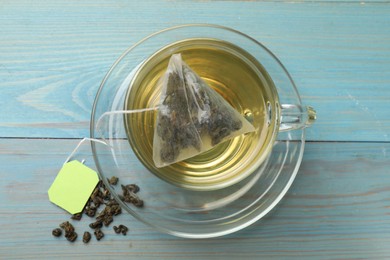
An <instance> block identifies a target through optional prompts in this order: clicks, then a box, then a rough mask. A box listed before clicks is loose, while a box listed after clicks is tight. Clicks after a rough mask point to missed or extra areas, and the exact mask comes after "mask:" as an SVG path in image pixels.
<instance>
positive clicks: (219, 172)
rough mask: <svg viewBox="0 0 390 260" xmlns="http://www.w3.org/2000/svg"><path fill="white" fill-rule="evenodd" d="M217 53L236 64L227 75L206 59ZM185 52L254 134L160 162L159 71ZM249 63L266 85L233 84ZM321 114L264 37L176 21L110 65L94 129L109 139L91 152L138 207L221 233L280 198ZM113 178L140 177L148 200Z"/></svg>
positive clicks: (168, 229)
mask: <svg viewBox="0 0 390 260" xmlns="http://www.w3.org/2000/svg"><path fill="white" fill-rule="evenodd" d="M194 46H195V47H196V48H195V47H194ZM209 50H210V51H209ZM215 51H216V52H219V51H222V52H226V53H229V57H230V58H228V59H227V60H226V59H224V60H223V62H222V63H221V62H220V63H221V64H218V65H219V67H218V68H219V69H220V68H221V66H222V67H223V68H225V67H229V66H225V65H226V63H227V62H230V64H232V66H230V67H229V68H231V72H227V73H223V74H224V76H223V78H222V79H221V80H217V78H213V75H216V76H215V77H217V76H218V77H219V76H220V75H218V73H220V71H221V70H218V72H217V73H215V74H212V73H211V72H212V71H213V68H214V67H213V66H207V64H209V63H208V62H207V60H208V59H210V60H211V59H213V58H214V56H215V55H214V53H216V52H215ZM178 52H180V53H182V54H183V59H184V60H185V61H189V62H190V63H191V62H192V63H191V64H189V65H190V66H191V67H192V68H193V69H194V70H195V71H196V72H197V73H198V72H199V73H198V74H199V75H200V76H201V77H202V78H203V79H204V80H205V81H206V82H207V83H209V84H210V86H212V87H213V88H215V89H216V90H217V91H219V92H220V93H221V95H222V96H224V97H225V98H227V99H228V101H229V102H230V103H231V104H232V106H233V107H235V108H236V109H237V111H239V112H240V113H242V115H243V116H245V117H246V118H247V120H248V121H250V122H251V123H252V124H253V125H254V126H255V128H256V132H254V133H249V134H246V135H243V136H240V137H237V138H234V139H232V140H229V141H227V142H224V143H223V144H220V145H218V146H217V147H215V148H213V150H211V151H210V152H206V153H204V154H201V155H199V156H196V157H194V158H190V159H188V160H186V161H184V162H179V163H176V164H173V165H171V166H168V167H163V168H160V169H157V168H156V167H154V165H153V163H152V162H153V161H152V157H151V151H152V144H153V142H152V141H153V140H152V138H151V137H152V136H153V132H154V120H155V117H156V113H157V111H158V100H159V90H160V88H161V86H160V85H159V82H160V81H159V80H158V79H159V78H160V77H161V75H162V73H163V71H164V70H163V69H161V68H166V64H167V61H168V59H169V57H170V55H171V54H173V53H178ZM210 53H211V54H210ZM199 61H201V62H199ZM164 66H165V67H164ZM158 68H160V69H158ZM202 69H203V70H202ZM241 70H242V73H247V71H251V72H250V73H249V72H248V77H245V79H247V78H249V77H253V79H254V80H255V81H258V82H260V83H261V84H259V87H258V88H252V87H251V86H250V84H249V83H248V84H249V85H248V84H246V85H243V86H242V87H239V88H230V86H232V85H233V84H234V81H235V80H236V78H237V77H236V75H241V76H242V74H241ZM210 71H211V72H210ZM237 71H240V73H238V74H235V72H237ZM207 73H209V74H207ZM245 75H246V74H245ZM219 83H221V84H219ZM222 83H223V84H222ZM229 91H230V92H231V94H229V95H228V94H226V93H228V92H229ZM224 94H226V95H224ZM229 97H230V98H231V97H232V98H231V99H229ZM249 101H250V102H249ZM248 104H250V105H248ZM315 118H316V113H315V111H314V110H313V109H312V108H311V107H307V106H303V105H302V102H301V99H300V97H299V94H298V91H297V89H296V87H295V84H294V82H293V80H292V78H291V77H290V75H289V74H288V72H287V71H286V69H285V68H284V67H283V65H282V64H281V63H280V61H279V60H278V59H277V58H276V57H275V55H273V54H272V53H271V52H270V51H269V50H268V49H267V48H266V47H265V46H263V45H262V44H261V43H259V42H257V41H256V40H254V39H252V38H250V37H249V36H247V35H245V34H243V33H241V32H238V31H235V30H232V29H229V28H225V27H221V26H216V25H204V24H203V25H184V26H177V27H173V28H169V29H166V30H163V31H160V32H157V33H155V34H152V35H150V36H148V37H146V38H145V39H143V40H141V41H140V42H138V43H137V44H135V45H134V46H133V47H131V48H129V49H128V50H127V51H126V52H125V53H124V54H123V55H122V56H121V57H120V58H119V59H118V60H117V61H116V62H115V64H114V65H113V67H112V68H111V69H110V71H109V72H108V73H107V75H106V77H105V78H104V80H103V82H102V84H101V86H100V88H99V91H98V93H97V96H96V99H95V102H94V106H93V111H92V117H91V137H92V138H95V139H102V140H103V141H104V142H102V143H100V142H96V143H93V144H92V152H93V155H94V159H95V163H96V166H97V168H98V172H99V174H100V177H101V178H102V180H103V181H104V182H105V184H106V186H107V187H108V188H109V189H110V192H111V194H113V196H114V197H115V198H116V199H117V200H118V201H119V202H120V204H121V206H122V207H123V208H124V209H126V210H127V211H128V212H129V213H130V214H131V215H133V216H134V217H136V218H137V219H139V220H141V221H143V222H144V223H146V224H148V225H150V226H153V227H155V228H156V229H158V230H160V231H162V232H165V233H169V234H172V235H176V236H181V237H189V238H206V237H216V236H221V235H225V234H229V233H232V232H235V231H238V230H240V229H242V228H244V227H246V226H248V225H250V224H252V223H254V222H255V221H257V220H258V219H260V218H262V217H263V216H264V215H265V214H267V213H268V212H269V211H270V210H271V209H272V208H273V207H274V206H275V205H276V204H277V203H278V202H279V201H280V200H281V198H282V197H283V196H284V194H285V193H286V192H287V190H288V188H289V187H290V186H291V184H292V182H293V180H294V178H295V175H296V174H297V172H298V168H299V166H300V163H301V161H302V155H303V150H304V142H305V130H304V129H305V127H307V126H309V125H310V124H312V123H313V122H314V121H315ZM248 140H250V141H248ZM240 156H241V157H240ZM234 158H236V159H234ZM237 158H238V159H237ZM194 168H196V171H195V170H193V169H194ZM210 169H211V170H210ZM112 176H117V177H119V180H120V183H121V184H129V183H136V184H137V185H139V187H140V188H141V191H140V192H139V193H138V194H139V196H140V197H141V198H142V199H143V200H144V202H145V205H144V207H142V208H139V207H134V206H133V205H132V204H128V203H126V202H123V201H121V200H120V194H121V193H122V189H121V186H120V185H116V186H113V185H109V183H108V182H107V178H110V177H112Z"/></svg>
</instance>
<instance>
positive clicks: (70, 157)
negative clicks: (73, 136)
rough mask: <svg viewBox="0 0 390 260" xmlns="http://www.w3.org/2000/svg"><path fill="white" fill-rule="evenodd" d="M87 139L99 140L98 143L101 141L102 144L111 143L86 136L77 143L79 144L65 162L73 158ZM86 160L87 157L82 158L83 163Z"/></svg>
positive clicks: (91, 140)
mask: <svg viewBox="0 0 390 260" xmlns="http://www.w3.org/2000/svg"><path fill="white" fill-rule="evenodd" d="M85 141H90V142H97V143H101V144H104V145H107V146H110V145H108V144H107V143H106V142H104V141H102V140H99V139H95V138H89V137H84V138H83V139H81V141H80V142H79V143H78V144H77V146H76V147H75V148H74V150H73V151H72V152H71V154H70V155H69V156H68V158H66V160H65V162H64V164H66V163H67V162H69V161H70V160H71V159H72V157H73V156H74V154H75V153H76V152H77V150H78V149H79V148H80V146H81V145H82V144H83V143H84V142H85ZM84 162H85V159H82V160H81V163H84Z"/></svg>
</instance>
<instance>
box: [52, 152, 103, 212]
mask: <svg viewBox="0 0 390 260" xmlns="http://www.w3.org/2000/svg"><path fill="white" fill-rule="evenodd" d="M98 182H99V177H98V175H97V173H96V172H95V171H94V170H92V169H91V168H88V167H87V166H85V165H84V164H82V163H81V162H79V161H76V160H74V161H70V162H67V163H65V164H64V166H63V167H62V168H61V170H60V172H59V173H58V175H57V177H56V178H55V180H54V182H53V184H52V185H51V186H50V188H49V191H48V194H49V199H50V201H51V202H53V203H54V204H56V205H57V206H59V207H61V208H63V209H65V210H66V211H68V212H69V213H70V214H77V213H80V212H81V211H82V210H83V208H84V206H85V204H86V203H87V201H88V199H89V197H90V196H91V194H92V192H93V190H94V189H95V187H96V185H97V183H98Z"/></svg>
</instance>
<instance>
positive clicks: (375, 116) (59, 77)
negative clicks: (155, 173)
mask: <svg viewBox="0 0 390 260" xmlns="http://www.w3.org/2000/svg"><path fill="white" fill-rule="evenodd" d="M389 13H390V3H389V2H388V1H384V2H381V1H373V2H360V1H351V2H349V1H342V2H333V1H319V2H312V1H310V2H305V1H303V2H298V3H295V2H261V1H243V2H241V1H206V2H203V1H183V2H181V1H154V0H153V1H144V2H139V1H114V2H111V1H95V0H94V1H92V0H88V1H82V2H79V1H46V0H39V1H27V0H25V1H2V2H1V4H0V32H1V33H0V42H1V44H0V103H1V104H2V106H1V108H0V137H59V138H69V137H70V138H73V137H77V138H79V137H84V136H88V135H89V127H88V125H89V117H90V112H91V107H92V103H93V99H94V96H95V94H96V91H97V89H98V86H99V84H100V82H101V80H102V78H103V77H104V75H105V73H106V71H107V70H108V69H109V67H110V65H111V64H112V63H113V62H114V61H115V59H116V58H117V57H119V55H120V54H121V53H122V52H123V51H124V50H125V49H126V48H127V47H129V46H131V45H132V44H134V43H136V42H137V41H138V40H140V39H141V38H143V37H145V36H147V35H148V34H150V33H152V32H155V31H157V30H160V29H163V28H166V27H169V26H173V25H178V24H184V23H213V24H220V25H225V26H228V27H233V28H235V29H238V30H241V31H242V32H244V33H247V34H249V35H251V36H252V37H254V38H255V39H257V40H259V41H260V42H262V43H264V44H265V45H266V46H267V47H269V48H270V49H271V50H272V51H273V52H274V53H275V54H276V55H277V56H278V57H279V58H280V59H281V61H282V62H283V63H284V64H285V66H286V67H287V69H288V70H289V71H290V73H291V75H292V77H293V78H294V79H295V81H296V84H297V86H298V88H299V91H300V93H301V95H302V98H303V100H304V101H305V103H306V104H309V105H312V106H314V107H315V108H316V109H317V112H318V121H317V122H316V125H315V126H314V127H313V128H311V129H309V130H308V131H307V134H308V139H309V140H325V141H329V140H333V141H334V140H349V141H389V136H388V133H389V132H390V119H389V118H390V109H389V99H390V87H389V85H390V29H389V28H390V16H389Z"/></svg>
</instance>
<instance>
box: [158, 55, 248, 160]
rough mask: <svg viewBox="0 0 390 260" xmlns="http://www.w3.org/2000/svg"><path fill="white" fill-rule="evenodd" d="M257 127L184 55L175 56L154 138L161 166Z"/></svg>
mask: <svg viewBox="0 0 390 260" xmlns="http://www.w3.org/2000/svg"><path fill="white" fill-rule="evenodd" d="M252 131H255V128H254V127H253V126H252V125H251V124H250V123H249V122H248V121H247V120H246V119H245V118H244V117H243V116H242V115H241V114H240V113H238V112H237V111H236V110H235V109H234V108H233V107H232V106H231V105H230V104H229V103H228V102H227V101H226V100H225V99H224V98H223V97H222V96H221V95H219V94H218V93H217V92H216V91H215V90H213V89H212V88H211V87H210V86H208V85H207V84H206V83H205V82H204V81H203V80H202V79H201V78H200V77H199V76H198V75H197V74H196V73H195V72H194V71H193V70H192V69H191V68H190V67H189V66H188V65H187V64H186V63H185V62H184V61H183V60H182V58H181V54H174V55H172V57H171V59H170V61H169V65H168V68H167V71H166V72H165V74H164V76H163V77H162V91H161V98H160V104H159V110H158V115H157V122H156V125H155V130H154V139H153V160H154V163H155V165H156V167H158V168H160V167H163V166H167V165H169V164H172V163H175V162H179V161H182V160H185V159H187V158H190V157H193V156H195V155H198V154H200V153H202V152H205V151H207V150H209V149H211V148H212V147H214V146H215V145H217V144H219V143H221V142H223V141H226V140H228V139H231V138H233V137H236V136H238V135H241V134H244V133H248V132H252Z"/></svg>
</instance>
